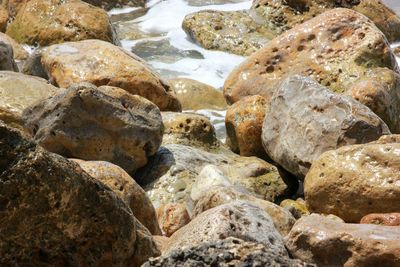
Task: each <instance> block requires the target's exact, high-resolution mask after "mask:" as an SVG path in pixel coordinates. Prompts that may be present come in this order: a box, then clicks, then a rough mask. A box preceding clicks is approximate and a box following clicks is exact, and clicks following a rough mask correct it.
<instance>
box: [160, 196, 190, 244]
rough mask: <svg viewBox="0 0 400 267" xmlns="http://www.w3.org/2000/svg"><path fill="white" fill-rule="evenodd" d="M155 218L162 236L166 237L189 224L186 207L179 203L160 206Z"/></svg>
mask: <svg viewBox="0 0 400 267" xmlns="http://www.w3.org/2000/svg"><path fill="white" fill-rule="evenodd" d="M157 218H158V223H159V225H160V227H161V229H162V231H163V233H164V235H166V236H168V237H170V236H171V235H172V234H173V233H175V232H176V231H177V230H179V229H180V228H182V227H183V226H185V225H186V224H188V223H189V222H190V216H189V213H188V211H187V209H186V205H183V204H180V203H169V204H165V205H161V206H160V207H159V208H158V209H157Z"/></svg>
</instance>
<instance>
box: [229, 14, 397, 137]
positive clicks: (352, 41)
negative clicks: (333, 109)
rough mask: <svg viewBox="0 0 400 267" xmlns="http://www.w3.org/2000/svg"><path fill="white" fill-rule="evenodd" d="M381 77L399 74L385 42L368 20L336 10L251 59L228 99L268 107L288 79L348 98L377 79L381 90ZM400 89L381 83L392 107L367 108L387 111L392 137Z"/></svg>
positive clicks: (232, 78)
mask: <svg viewBox="0 0 400 267" xmlns="http://www.w3.org/2000/svg"><path fill="white" fill-rule="evenodd" d="M399 29H400V28H399ZM385 68H387V69H388V70H384V69H385ZM382 71H385V72H391V71H394V72H398V71H399V69H398V66H397V63H396V60H395V57H394V55H393V53H392V50H391V49H390V46H389V44H388V42H387V40H386V38H385V36H384V35H383V34H382V32H381V31H379V30H378V29H377V28H376V27H375V25H374V24H373V23H372V22H371V21H369V20H368V19H367V18H366V17H365V16H363V15H361V14H359V13H357V12H354V11H352V10H349V9H342V8H337V9H334V10H330V11H327V12H325V13H323V14H321V15H319V16H317V17H315V18H313V19H311V20H309V21H307V22H305V23H303V24H301V25H298V26H296V27H294V28H293V29H291V30H289V31H287V32H285V33H283V34H282V35H280V36H279V37H277V38H275V39H274V40H273V41H271V42H270V43H268V44H267V45H266V46H265V47H264V48H262V49H260V50H259V51H257V52H256V53H254V54H253V55H251V56H250V57H249V58H248V59H247V60H246V61H244V62H243V63H242V64H241V65H239V66H238V67H237V68H236V69H234V70H233V72H232V73H231V74H230V75H229V77H228V78H227V80H226V82H225V85H224V95H225V98H226V99H227V101H228V102H229V103H234V102H236V101H238V100H239V99H242V98H244V97H246V96H248V95H261V96H263V97H265V99H266V100H267V103H268V102H269V101H270V99H271V97H272V95H273V93H274V91H275V90H276V88H277V87H278V85H279V83H281V81H282V80H283V79H284V78H286V76H287V75H290V74H301V75H305V76H310V77H311V78H313V79H314V80H316V81H317V82H318V83H320V84H321V85H324V86H327V87H328V88H330V89H331V90H332V91H334V92H336V93H344V92H346V91H347V90H349V89H350V88H351V87H352V86H353V85H354V83H360V82H362V81H363V80H365V79H367V80H371V77H372V78H374V77H377V78H375V79H376V82H377V83H378V84H381V83H382V81H381V79H380V78H379V77H381V76H382V74H381V73H380V72H382ZM395 75H396V74H393V76H395ZM384 76H386V74H385V75H384ZM394 81H395V80H394ZM399 84H400V83H399V82H389V81H387V82H384V83H383V88H384V89H386V91H387V92H386V93H387V94H388V95H389V96H390V97H391V101H392V103H393V105H392V106H394V107H392V106H389V107H388V106H384V107H379V108H378V110H377V109H376V108H374V107H375V106H374V105H372V106H369V107H370V108H371V109H372V110H373V111H374V112H376V113H377V114H379V113H381V110H386V111H385V112H386V114H385V116H384V117H383V119H385V122H386V123H387V125H388V126H389V127H390V129H391V130H392V131H393V132H398V131H400V122H399V120H398V117H399V115H398V114H399V113H398V111H397V108H396V107H395V106H397V105H398V103H399V97H398V92H399V90H400V88H399ZM393 109H394V110H393ZM386 118H389V119H386Z"/></svg>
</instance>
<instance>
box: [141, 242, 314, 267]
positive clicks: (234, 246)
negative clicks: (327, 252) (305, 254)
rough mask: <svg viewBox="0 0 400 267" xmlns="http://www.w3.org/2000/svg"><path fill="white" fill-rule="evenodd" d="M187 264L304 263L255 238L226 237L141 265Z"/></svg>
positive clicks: (175, 266)
mask: <svg viewBox="0 0 400 267" xmlns="http://www.w3.org/2000/svg"><path fill="white" fill-rule="evenodd" d="M151 266H164V267H189V266H221V267H228V266H287V267H295V266H296V267H301V266H313V265H308V264H305V263H303V262H301V261H300V260H293V259H290V258H289V257H288V256H282V255H281V254H279V253H276V252H275V251H274V250H271V249H270V248H268V247H267V246H265V245H263V244H259V243H255V242H246V241H243V240H241V239H237V238H234V237H229V238H226V239H224V240H220V241H212V242H204V243H201V244H199V245H197V246H190V247H189V248H184V249H180V248H178V249H176V250H173V251H171V252H170V253H168V254H167V255H163V256H161V257H159V258H151V259H150V260H149V261H148V262H146V263H144V264H143V267H151Z"/></svg>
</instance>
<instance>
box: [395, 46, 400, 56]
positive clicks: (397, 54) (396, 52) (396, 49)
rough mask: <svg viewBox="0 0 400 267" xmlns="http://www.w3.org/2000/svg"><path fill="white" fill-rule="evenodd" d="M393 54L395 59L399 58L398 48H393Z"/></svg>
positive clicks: (399, 51) (399, 48)
mask: <svg viewBox="0 0 400 267" xmlns="http://www.w3.org/2000/svg"><path fill="white" fill-rule="evenodd" d="M393 53H394V54H395V55H396V56H397V57H400V46H398V47H396V48H394V49H393Z"/></svg>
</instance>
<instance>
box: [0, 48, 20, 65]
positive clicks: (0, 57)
mask: <svg viewBox="0 0 400 267" xmlns="http://www.w3.org/2000/svg"><path fill="white" fill-rule="evenodd" d="M1 70H11V71H18V66H17V64H16V63H15V61H14V52H13V48H12V46H11V45H10V44H9V43H8V42H4V41H0V71H1Z"/></svg>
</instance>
